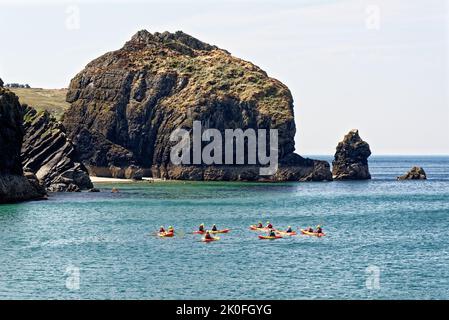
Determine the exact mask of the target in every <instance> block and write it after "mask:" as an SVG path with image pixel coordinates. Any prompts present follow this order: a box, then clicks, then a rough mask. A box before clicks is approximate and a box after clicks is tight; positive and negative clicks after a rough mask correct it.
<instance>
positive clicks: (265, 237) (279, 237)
mask: <svg viewBox="0 0 449 320" xmlns="http://www.w3.org/2000/svg"><path fill="white" fill-rule="evenodd" d="M259 239H261V240H276V239H282V237H281V236H274V237H271V236H259Z"/></svg>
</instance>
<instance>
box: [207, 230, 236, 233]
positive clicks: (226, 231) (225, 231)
mask: <svg viewBox="0 0 449 320" xmlns="http://www.w3.org/2000/svg"><path fill="white" fill-rule="evenodd" d="M229 231H231V229H223V230H217V231H209V233H215V234H216V233H228V232H229Z"/></svg>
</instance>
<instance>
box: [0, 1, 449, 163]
mask: <svg viewBox="0 0 449 320" xmlns="http://www.w3.org/2000/svg"><path fill="white" fill-rule="evenodd" d="M73 4H75V7H72V6H73ZM77 11H79V19H78V18H77V15H76V14H77ZM448 12H449V5H448V1H447V0H425V1H424V0H369V1H365V0H307V1H306V0H295V1H293V0H291V1H288V0H285V1H282V0H271V1H256V0H252V1H251V0H246V1H245V0H239V1H232V0H231V1H220V0H218V1H217V0H214V1H206V0H200V1H194V0H191V1H170V0H168V1H167V0H166V1H119V0H116V1H109V2H107V1H98V0H97V1H87V0H85V1H76V0H75V1H27V0H15V1H11V0H0V28H1V30H2V31H1V34H2V39H1V50H0V77H2V78H3V80H4V81H5V82H20V83H29V84H30V85H32V86H34V87H45V88H57V87H66V86H67V85H68V83H69V81H70V79H71V78H72V77H73V76H74V75H75V74H76V73H77V72H79V71H80V70H81V69H82V68H83V67H84V66H85V65H86V64H87V63H88V62H89V61H91V60H92V59H94V58H96V57H97V56H99V55H101V54H103V53H105V52H107V51H110V50H114V49H118V48H120V47H121V46H122V45H123V44H124V42H125V41H127V40H128V39H129V38H130V37H131V36H132V35H133V34H134V33H135V32H137V31H138V30H140V29H147V30H149V31H151V32H154V31H165V30H168V31H176V30H183V31H184V32H186V33H189V34H191V35H193V36H195V37H197V38H199V39H201V40H203V41H206V42H208V43H211V44H215V45H218V46H219V47H222V48H225V49H227V50H228V51H230V52H231V53H232V54H233V55H235V56H237V57H240V58H243V59H246V60H249V61H251V62H253V63H255V64H257V65H258V66H260V67H261V68H263V69H264V70H266V71H267V72H268V74H269V75H270V76H272V77H275V78H277V79H279V80H281V81H282V82H284V83H285V84H286V85H288V86H289V87H290V89H291V91H292V93H293V96H294V98H295V116H296V123H297V128H298V133H297V136H296V147H297V151H298V152H299V153H300V154H332V153H333V152H334V150H335V146H336V144H337V142H338V141H339V140H341V138H342V137H343V135H344V134H345V133H346V132H347V131H349V130H350V129H353V128H358V129H359V130H360V133H361V136H362V138H364V139H365V140H367V141H368V142H369V143H370V145H371V149H372V151H373V153H375V154H449V82H448V74H449V64H448V43H449V24H448ZM78 22H79V24H78Z"/></svg>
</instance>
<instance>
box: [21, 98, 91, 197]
mask: <svg viewBox="0 0 449 320" xmlns="http://www.w3.org/2000/svg"><path fill="white" fill-rule="evenodd" d="M23 114H24V131H25V136H24V140H23V145H22V161H23V167H24V169H25V170H27V171H31V172H34V173H35V174H36V176H37V178H38V179H39V181H40V183H41V185H43V186H44V187H45V188H46V189H47V190H48V191H50V192H64V191H80V190H83V189H91V188H93V185H92V182H91V181H90V178H89V175H88V173H87V169H86V168H85V167H84V165H82V164H81V163H79V162H77V161H76V153H75V149H74V148H73V145H72V143H71V142H70V141H69V140H68V139H67V137H66V133H65V128H64V127H63V125H62V124H61V123H60V122H58V121H56V119H55V118H54V117H52V116H51V115H50V113H49V112H47V111H42V112H37V111H36V110H35V109H33V108H31V107H28V106H26V105H24V106H23Z"/></svg>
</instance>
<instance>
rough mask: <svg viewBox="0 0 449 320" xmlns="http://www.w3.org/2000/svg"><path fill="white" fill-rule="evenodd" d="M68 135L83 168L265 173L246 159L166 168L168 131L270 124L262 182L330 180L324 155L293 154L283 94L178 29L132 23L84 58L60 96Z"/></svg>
mask: <svg viewBox="0 0 449 320" xmlns="http://www.w3.org/2000/svg"><path fill="white" fill-rule="evenodd" d="M67 101H68V102H70V103H71V108H70V109H69V110H68V111H67V113H66V114H65V116H64V126H65V127H66V128H67V132H68V135H69V138H70V139H72V141H73V143H74V144H75V145H76V148H77V150H78V151H79V155H80V159H81V160H82V161H83V163H84V164H85V165H86V166H87V168H88V170H89V172H90V173H91V174H92V175H97V176H104V177H119V178H133V177H137V178H139V177H140V176H141V175H147V176H153V177H155V178H159V177H160V178H166V179H189V180H259V179H261V180H266V179H267V178H266V177H261V176H259V173H258V168H257V166H255V165H252V166H251V165H249V166H244V165H240V166H237V165H236V166H224V165H223V166H222V165H216V166H202V165H199V166H175V165H172V163H171V162H170V150H171V147H172V146H173V143H172V142H170V134H171V133H172V132H173V131H174V130H175V129H177V128H183V129H185V130H189V131H191V130H192V128H193V121H201V123H202V125H203V127H205V128H215V129H218V130H220V132H222V133H223V132H224V130H225V129H237V128H240V129H243V130H245V129H248V128H253V129H278V132H279V159H280V168H279V171H278V172H277V173H276V174H275V175H273V176H271V177H269V178H268V180H274V181H277V180H296V181H297V180H307V181H315V180H331V179H332V176H331V172H330V166H329V164H327V163H326V162H321V161H314V160H309V159H304V158H302V157H300V156H298V155H296V154H294V136H295V132H296V127H295V122H294V115H293V98H292V95H291V93H290V90H289V89H288V88H287V87H286V86H285V85H284V84H282V83H281V82H279V81H277V80H275V79H272V78H269V77H268V76H267V74H266V73H265V72H264V71H263V70H261V69H260V68H258V67H257V66H255V65H253V64H251V63H249V62H247V61H243V60H240V59H238V58H235V57H233V56H231V55H230V54H229V53H228V52H227V51H225V50H222V49H219V48H217V47H215V46H211V45H208V44H206V43H203V42H201V41H199V40H197V39H195V38H193V37H191V36H189V35H187V34H184V33H182V32H176V33H174V34H172V33H168V32H165V33H154V34H151V33H149V32H147V31H145V30H144V31H139V32H138V33H137V34H136V35H134V36H133V37H132V39H131V40H130V41H129V42H127V43H126V44H125V46H124V47H123V48H121V49H120V50H117V51H114V52H109V53H106V54H105V55H103V56H101V57H99V58H97V59H96V60H94V61H92V62H91V63H89V64H88V65H87V66H86V68H85V69H84V70H83V71H81V72H80V73H79V74H78V75H76V77H75V78H74V79H72V81H71V83H70V87H69V91H68V94H67Z"/></svg>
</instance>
